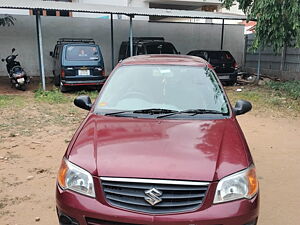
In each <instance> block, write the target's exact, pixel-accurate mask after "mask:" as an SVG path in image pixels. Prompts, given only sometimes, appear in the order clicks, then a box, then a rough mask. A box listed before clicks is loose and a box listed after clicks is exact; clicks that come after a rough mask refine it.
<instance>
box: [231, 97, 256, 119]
mask: <svg viewBox="0 0 300 225" xmlns="http://www.w3.org/2000/svg"><path fill="white" fill-rule="evenodd" d="M251 109H252V105H251V103H250V102H248V101H245V100H238V101H237V103H236V104H235V107H234V108H233V111H234V113H235V115H237V116H238V115H242V114H245V113H247V112H249V111H250V110H251Z"/></svg>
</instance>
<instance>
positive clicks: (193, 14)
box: [0, 0, 246, 20]
mask: <svg viewBox="0 0 300 225" xmlns="http://www.w3.org/2000/svg"><path fill="white" fill-rule="evenodd" d="M0 8H9V9H32V10H37V9H41V10H43V9H44V10H62V11H71V12H82V13H104V14H119V15H121V14H122V15H128V16H130V15H131V16H163V17H181V18H202V19H226V20H245V19H246V16H243V15H234V14H226V13H215V12H206V11H187V10H169V9H154V8H142V7H123V6H109V5H101V4H86V3H71V2H57V1H41V0H22V1H20V0H0Z"/></svg>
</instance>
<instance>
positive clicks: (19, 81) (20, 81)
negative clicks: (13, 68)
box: [17, 78, 25, 83]
mask: <svg viewBox="0 0 300 225" xmlns="http://www.w3.org/2000/svg"><path fill="white" fill-rule="evenodd" d="M17 81H18V83H24V82H25V79H24V78H19V79H17Z"/></svg>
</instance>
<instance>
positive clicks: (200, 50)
mask: <svg viewBox="0 0 300 225" xmlns="http://www.w3.org/2000/svg"><path fill="white" fill-rule="evenodd" d="M190 52H229V51H228V50H202V49H199V50H192V51H190Z"/></svg>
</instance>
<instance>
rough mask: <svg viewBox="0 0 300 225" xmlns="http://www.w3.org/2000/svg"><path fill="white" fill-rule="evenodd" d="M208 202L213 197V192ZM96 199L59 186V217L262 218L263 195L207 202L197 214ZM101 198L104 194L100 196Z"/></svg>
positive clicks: (180, 222) (100, 220)
mask: <svg viewBox="0 0 300 225" xmlns="http://www.w3.org/2000/svg"><path fill="white" fill-rule="evenodd" d="M209 192H210V194H208V196H207V199H206V202H209V201H210V200H211V199H212V198H213V194H212V192H211V191H209ZM98 195H99V193H97V194H96V196H97V197H96V199H94V198H90V197H86V196H83V195H80V194H77V193H74V192H72V191H68V190H67V191H64V190H62V189H61V188H60V187H58V186H57V189H56V206H57V210H58V215H66V216H68V217H69V218H72V219H73V220H74V223H73V224H74V225H77V224H78V225H102V224H111V225H113V224H120V225H122V224H124V225H129V224H133V225H152V224H153V225H167V224H168V225H169V224H171V225H255V224H256V220H257V218H258V210H259V195H256V196H255V197H254V198H253V199H251V200H247V199H243V200H237V201H232V202H228V203H223V204H216V205H211V204H210V205H209V204H207V203H204V205H203V206H201V208H200V209H198V210H196V211H194V212H186V213H178V214H168V215H149V214H143V213H137V212H131V211H127V210H122V209H118V208H115V207H112V206H109V205H108V204H107V203H106V202H102V201H103V200H98V199H101V198H102V197H101V196H98ZM100 195H101V193H100Z"/></svg>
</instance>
